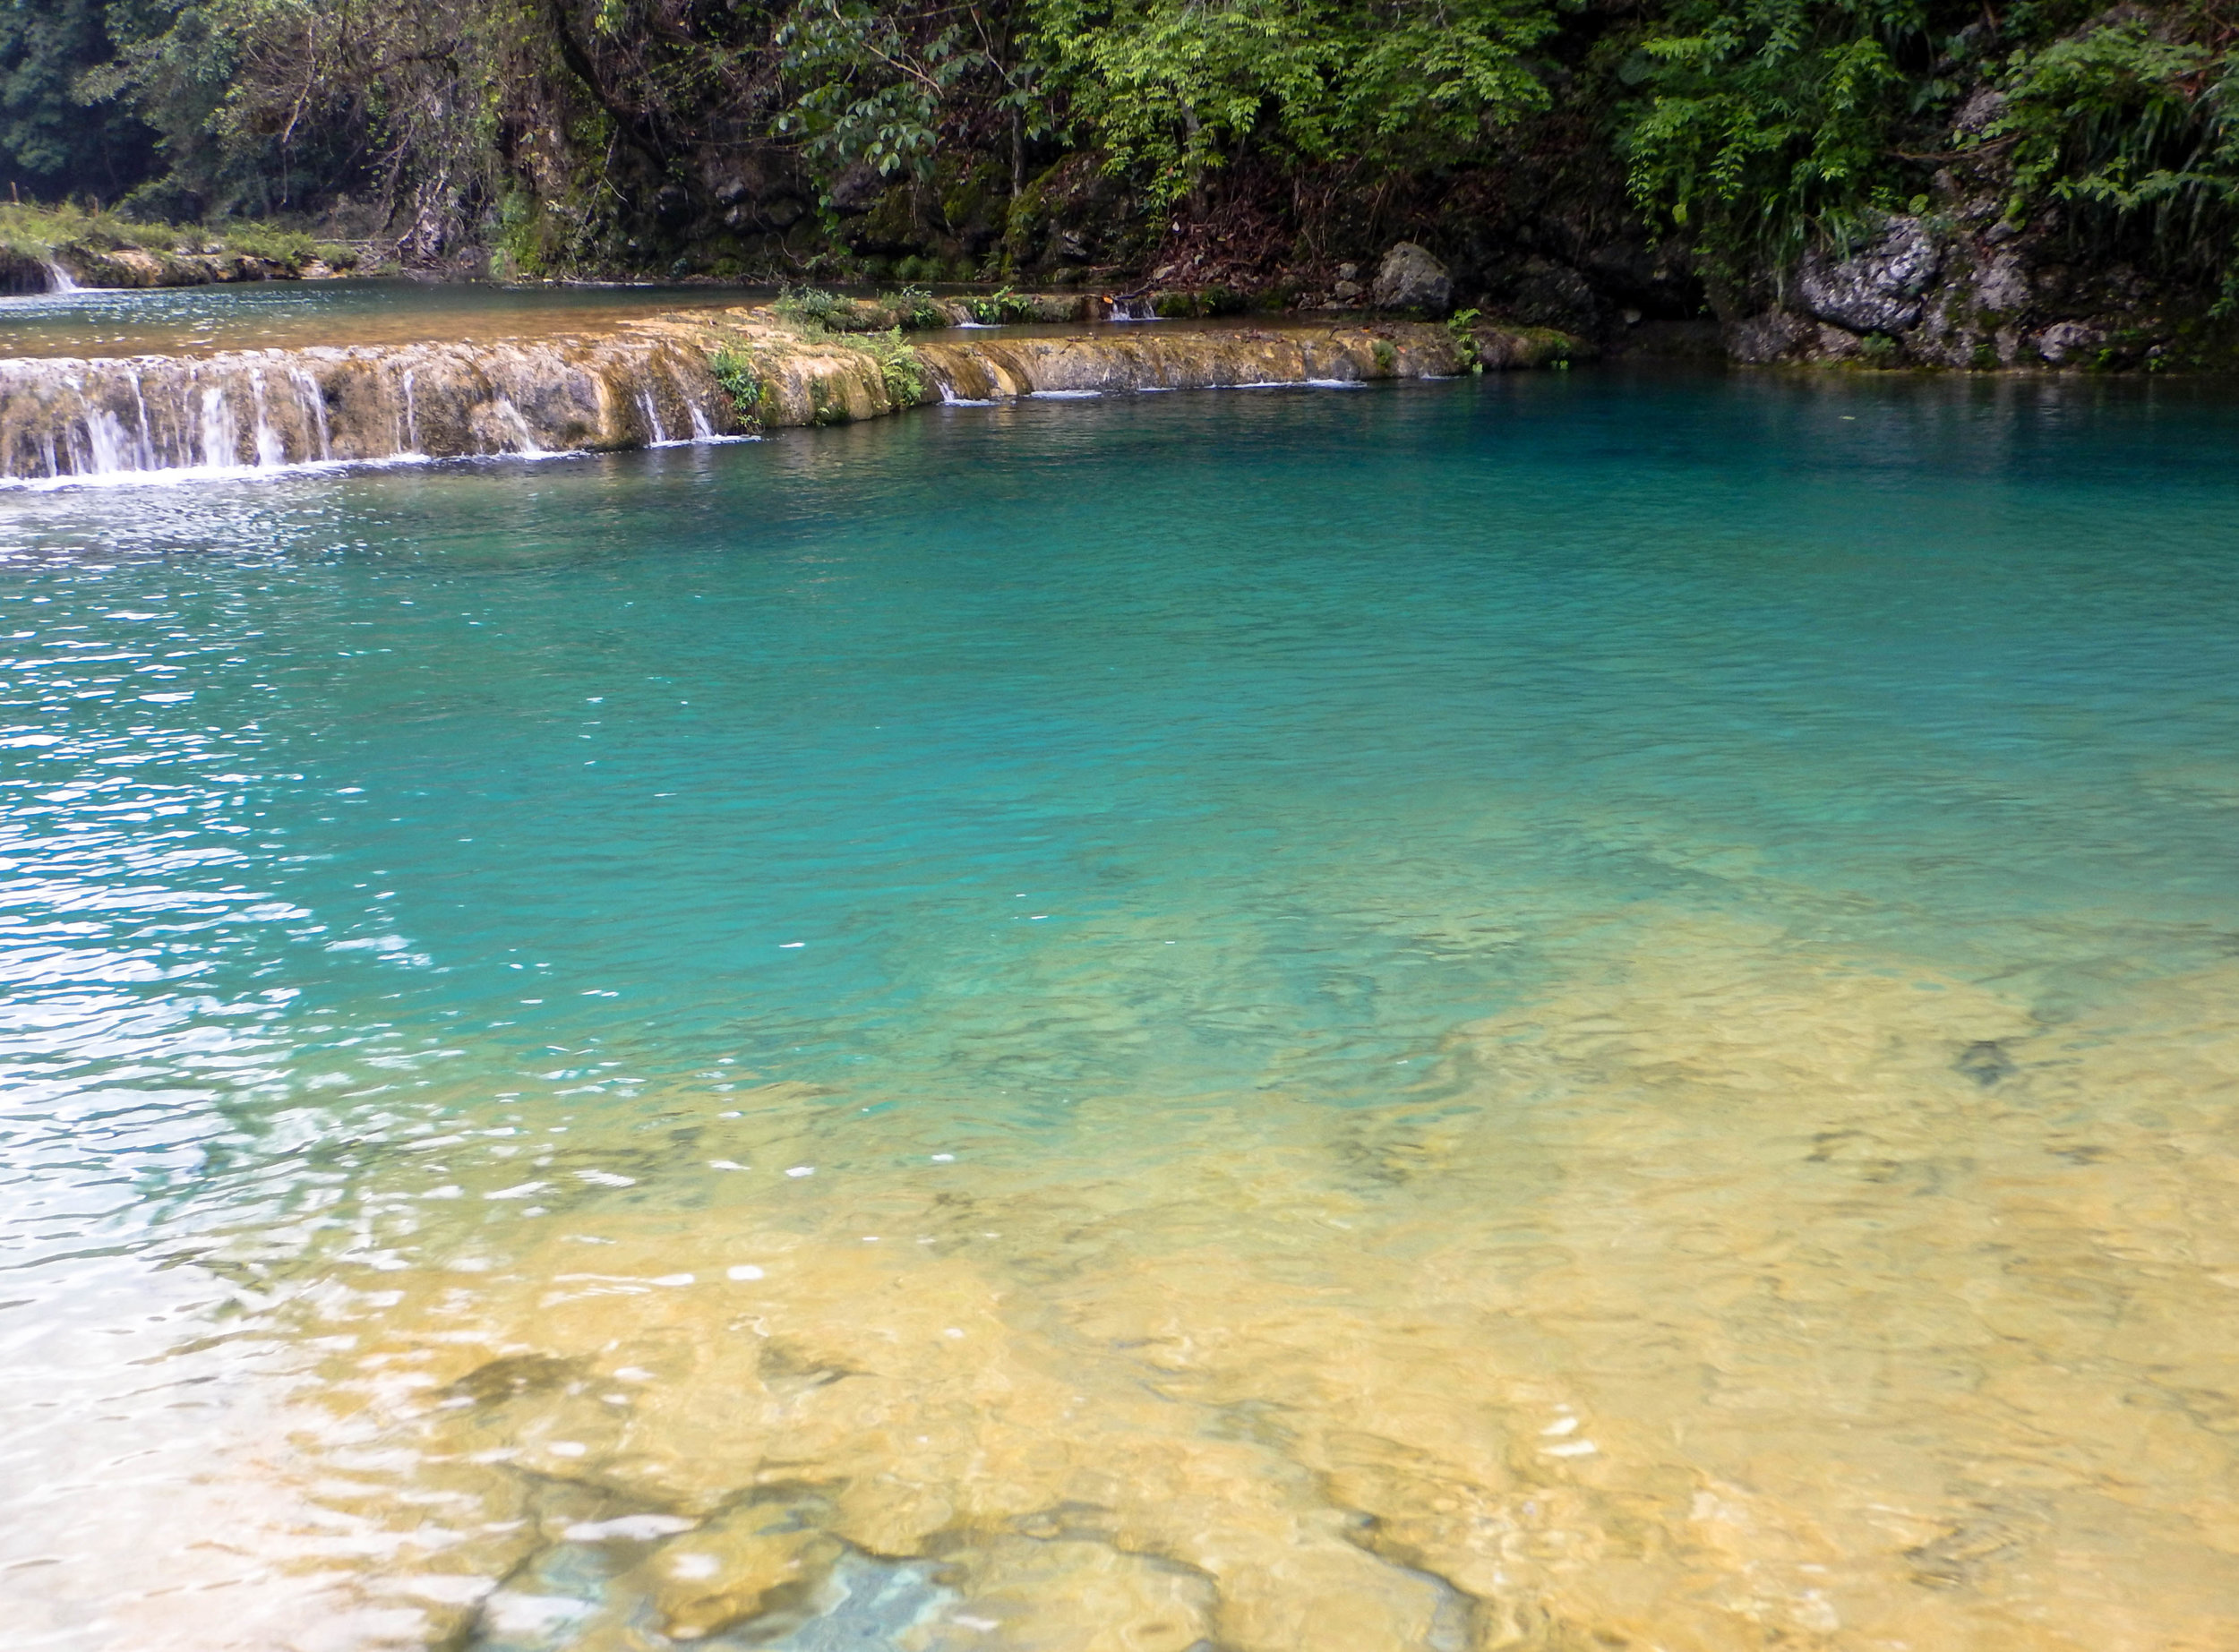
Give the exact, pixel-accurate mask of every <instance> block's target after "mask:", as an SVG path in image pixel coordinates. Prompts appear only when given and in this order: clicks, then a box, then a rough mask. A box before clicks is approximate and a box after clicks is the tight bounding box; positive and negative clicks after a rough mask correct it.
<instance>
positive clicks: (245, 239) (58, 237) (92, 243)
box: [0, 201, 356, 271]
mask: <svg viewBox="0 0 2239 1652" xmlns="http://www.w3.org/2000/svg"><path fill="white" fill-rule="evenodd" d="M0 246H5V247H7V248H8V249H9V250H10V251H12V252H15V253H23V254H26V255H28V256H30V257H33V258H40V259H46V258H51V257H53V256H54V255H55V253H56V251H57V249H64V248H70V247H80V248H83V249H84V250H86V251H87V252H90V253H115V252H120V251H123V250H124V249H126V248H133V249H137V250H139V251H142V252H147V253H156V254H158V255H159V256H160V255H167V254H168V255H175V256H176V255H178V254H182V253H202V252H205V251H210V252H214V253H219V254H220V255H239V254H245V255H247V256H248V257H251V258H261V259H264V260H267V261H270V262H271V263H274V264H278V265H279V266H280V267H281V268H283V269H285V270H289V271H295V270H301V269H302V268H303V266H304V265H305V263H307V262H308V261H310V260H311V259H313V258H314V257H323V256H324V250H322V248H320V247H319V246H317V245H316V244H314V243H313V241H312V238H311V237H310V236H309V235H302V234H299V233H297V232H296V231H294V230H288V229H281V228H279V227H275V226H273V225H270V224H256V223H233V224H227V225H225V226H223V227H219V228H210V227H204V226H202V225H200V224H193V225H178V224H150V223H144V222H142V221H141V220H140V219H137V218H126V217H124V215H123V214H122V213H119V212H115V211H94V210H89V209H86V208H82V207H76V206H69V205H64V206H59V207H33V206H18V205H13V204H11V203H9V202H7V201H0ZM332 250H333V251H334V252H335V253H336V254H337V257H338V258H339V259H340V260H341V261H343V262H346V263H347V262H355V261H356V253H355V252H353V251H352V250H351V249H350V248H347V247H339V248H335V249H332ZM327 261H328V262H329V263H333V262H335V260H334V259H329V260H327Z"/></svg>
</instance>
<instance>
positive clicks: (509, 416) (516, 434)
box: [490, 395, 545, 458]
mask: <svg viewBox="0 0 2239 1652" xmlns="http://www.w3.org/2000/svg"><path fill="white" fill-rule="evenodd" d="M490 410H491V412H493V413H494V414H495V415H497V417H498V421H499V423H500V424H502V425H504V427H505V429H506V431H507V432H509V433H510V435H511V436H512V438H513V440H514V441H515V442H517V443H518V444H519V451H520V452H522V453H524V454H527V455H528V457H529V458H536V456H537V455H539V454H541V453H543V452H544V451H545V449H544V446H543V444H542V443H540V442H539V441H537V440H536V432H535V431H533V430H531V429H529V427H528V420H527V419H525V418H523V417H521V410H520V409H519V407H515V406H514V405H513V402H512V398H510V397H508V396H502V395H501V396H498V397H496V398H493V400H492V402H491V404H490Z"/></svg>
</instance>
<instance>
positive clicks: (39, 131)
mask: <svg viewBox="0 0 2239 1652" xmlns="http://www.w3.org/2000/svg"><path fill="white" fill-rule="evenodd" d="M103 11H104V7H103V5H102V0H37V3H36V4H34V3H33V0H8V3H7V4H0V175H4V177H5V178H6V179H7V181H9V182H11V183H13V184H16V185H18V186H19V189H20V190H21V191H22V192H28V193H31V194H33V195H36V196H43V197H46V198H47V199H50V200H52V199H57V198H60V197H64V196H68V195H74V194H81V193H83V194H93V195H98V196H100V197H102V198H103V199H106V200H108V201H116V199H117V198H118V197H120V196H121V195H123V194H124V193H125V192H126V191H127V190H129V189H131V188H132V187H133V185H134V184H138V183H140V182H141V181H142V179H143V178H144V177H145V176H146V175H147V174H148V171H149V168H150V164H151V162H152V160H153V141H154V134H153V133H150V131H149V130H148V129H147V127H146V126H145V125H143V124H142V123H141V122H140V121H139V120H138V119H137V118H136V117H135V116H133V114H132V112H131V111H129V110H125V109H117V108H105V109H99V110H94V109H88V108H87V107H84V105H82V104H81V102H80V101H79V100H78V98H77V97H76V95H75V87H76V83H77V81H78V77H79V76H80V75H81V74H83V73H85V72H86V71H87V70H89V69H92V68H95V67H97V66H98V65H99V64H101V63H103V62H105V61H106V60H107V58H108V56H110V54H111V51H112V49H113V48H112V47H111V46H110V44H109V38H108V30H107V25H106V21H105V20H104V17H103Z"/></svg>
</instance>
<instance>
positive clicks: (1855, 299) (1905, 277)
mask: <svg viewBox="0 0 2239 1652" xmlns="http://www.w3.org/2000/svg"><path fill="white" fill-rule="evenodd" d="M1942 263H1943V249H1942V248H1940V247H1938V246H1937V245H1936V244H1935V241H1934V237H1932V236H1931V235H1929V234H1928V232H1927V231H1926V229H1925V228H1923V227H1921V223H1920V220H1919V219H1918V218H1905V217H1899V218H1891V219H1890V220H1889V222H1888V223H1887V224H1885V225H1884V226H1883V228H1882V233H1881V234H1880V235H1877V236H1875V237H1874V240H1873V241H1871V242H1869V243H1867V244H1866V245H1864V246H1862V247H1859V248H1858V249H1857V251H1856V252H1854V253H1851V254H1850V256H1849V257H1848V258H1844V259H1840V260H1837V259H1831V258H1829V257H1828V256H1827V254H1826V253H1812V254H1811V255H1810V256H1809V257H1807V258H1806V259H1805V261H1804V271H1803V276H1802V278H1801V279H1799V280H1798V281H1797V296H1798V297H1799V298H1801V299H1802V300H1803V301H1804V307H1805V308H1806V310H1808V311H1810V312H1812V314H1814V316H1817V317H1818V318H1819V319H1820V320H1821V321H1832V322H1833V323H1834V324H1835V325H1836V326H1837V327H1845V328H1848V329H1849V330H1850V331H1852V332H1854V333H1896V332H1902V331H1903V330H1905V329H1906V328H1908V327H1910V326H1911V325H1912V324H1913V323H1914V322H1915V321H1918V320H1919V319H1920V295H1921V293H1922V292H1923V291H1924V290H1925V289H1926V287H1927V285H1928V283H1929V282H1930V281H1933V280H1934V278H1935V273H1936V270H1937V269H1938V267H1939V266H1940V265H1941V264H1942Z"/></svg>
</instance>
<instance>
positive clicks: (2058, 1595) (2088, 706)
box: [0, 373, 2239, 1652]
mask: <svg viewBox="0 0 2239 1652" xmlns="http://www.w3.org/2000/svg"><path fill="white" fill-rule="evenodd" d="M2235 435H2239V402H2235V401H2234V400H2232V399H2231V398H2229V397H2228V395H2227V393H2226V392H2224V391H2222V390H2218V389H2204V388H2200V387H2197V386H2195V387H2176V388H2171V387H2165V386H2150V387H2149V386H2132V385H2115V386H2106V385H2091V384H2054V383H2000V384H1968V383H1939V382H1933V381H1925V382H1924V381H1910V380H1900V379H1894V378H1892V379H1886V380H1885V379H1878V378H1851V377H1840V378H1838V377H1832V376H1830V377H1814V378H1785V377H1742V378H1732V379H1722V378H1717V377H1691V376H1690V377H1659V376H1654V375H1648V376H1631V377H1628V376H1624V375H1619V374H1615V373H1611V374H1607V375H1592V374H1586V373H1580V374H1574V375H1567V376H1547V377H1535V378H1520V379H1511V380H1499V381H1483V382H1460V383H1453V384H1446V385H1431V386H1420V387H1412V388H1410V389H1394V390H1377V391H1370V392H1362V393H1359V394H1352V395H1335V394H1319V393H1316V392H1312V391H1299V392H1231V393H1208V394H1202V395H1174V396H1143V397H1137V398H1106V399H1104V400H1102V401H1096V402H1074V403H1062V404H1025V405H1019V406H1015V407H1002V408H989V409H981V408H954V409H946V410H940V411H936V412H928V413H926V414H923V415H916V416H913V417H911V418H909V419H906V420H901V421H895V422H891V423H888V424H879V425H870V426H860V427H854V428H847V429H840V430H833V431H820V432H797V433H794V434H793V435H789V436H787V437H785V438H782V439H776V440H772V441H765V442H761V443H757V444H751V445H750V446H744V447H737V448H729V449H713V450H698V451H683V450H675V451H668V452H663V453H657V454H639V455H625V456H612V457H606V458H587V459H580V460H564V461H554V462H549V463H545V464H523V465H500V466H491V465H477V466H433V467H427V468H425V469H421V470H416V471H412V472H404V473H399V472H383V473H367V474H362V475H344V476H339V477H338V476H332V475H328V476H318V477H296V478H292V479H284V480H279V481H272V482H266V483H262V484H256V483H246V484H211V485H210V486H207V487H203V488H193V489H155V490H146V491H135V490H116V491H103V492H90V493H82V494H67V493H57V494H46V495H27V496H22V497H19V498H15V499H11V500H9V501H6V502H5V506H4V509H5V513H6V514H5V517H4V520H0V534H4V537H5V545H6V554H5V558H4V561H0V630H4V634H5V636H6V638H7V646H6V649H5V654H4V661H0V663H4V664H5V666H6V675H5V681H6V684H7V690H6V692H7V696H8V706H7V711H6V716H5V720H4V727H5V733H4V739H5V740H6V753H7V755H6V759H5V767H4V770H0V776H4V780H5V783H6V785H7V788H8V791H7V802H6V810H5V816H4V825H5V837H4V841H0V879H4V882H0V894H4V908H0V969H4V971H5V973H6V979H7V981H8V992H7V997H6V1001H5V1006H4V1010H0V1063H4V1066H0V1072H4V1074H5V1098H6V1100H5V1109H4V1112H0V1175H4V1177H5V1181H4V1186H5V1188H6V1196H5V1198H4V1200H0V1244H4V1245H5V1247H6V1255H7V1259H8V1260H7V1272H6V1274H5V1278H4V1285H5V1288H4V1289H0V1303H4V1306H0V1348H4V1349H5V1350H6V1352H5V1357H4V1359H0V1416H4V1417H5V1419H6V1427H5V1429H4V1431H0V1442H4V1443H0V1602H4V1603H5V1606H6V1610H7V1613H8V1618H9V1621H10V1622H11V1623H12V1624H13V1625H14V1626H15V1628H14V1630H13V1631H12V1634H13V1644H16V1645H20V1646H24V1647H33V1646H38V1647H47V1646H53V1647H69V1648H86V1647H107V1646H116V1647H120V1648H121V1647H132V1648H231V1647H244V1648H245V1647H255V1648H266V1647H278V1646H287V1647H304V1648H360V1647H376V1646H378V1647H391V1646H395V1647H416V1646H435V1645H442V1646H456V1647H472V1648H505V1649H506V1652H547V1649H554V1652H556V1649H557V1648H586V1649H588V1648H652V1647H659V1646H663V1645H670V1644H681V1643H684V1642H687V1641H705V1642H708V1643H712V1644H716V1645H747V1644H763V1645H768V1644H775V1645H778V1646H783V1647H786V1648H818V1649H822V1648H838V1647H843V1646H845V1647H860V1646H889V1647H895V1648H924V1649H932V1648H942V1649H945V1648H965V1647H983V1648H1113V1649H1115V1652H1116V1649H1118V1648H1128V1649H1130V1652H1160V1649H1163V1652H1188V1648H1193V1647H1198V1646H1213V1645H1217V1646H1219V1647H1221V1648H1224V1649H1225V1648H1234V1649H1237V1652H1245V1649H1250V1652H1258V1649H1261V1648H1265V1652H1297V1649H1299V1648H1317V1649H1318V1648H1329V1649H1330V1652H1341V1649H1342V1652H1368V1649H1371V1648H1387V1647H1388V1648H1418V1647H1429V1648H1448V1647H1451V1648H1471V1647H1487V1648H1489V1647H1506V1646H1523V1647H1535V1648H1538V1647H1544V1648H1578V1647H1584V1646H1590V1645H1591V1646H1604V1645H1608V1646H1616V1645H1631V1646H1637V1647H1651V1646H1652V1647H1659V1648H1666V1649H1667V1652H1671V1649H1676V1648H1759V1647H1765V1646H1771V1645H1775V1644H1778V1645H1787V1646H1802V1647H1818V1648H1892V1647H1898V1646H1903V1647H1907V1648H1916V1649H1924V1648H2048V1649H2049V1648H2059V1649H2061V1652H2068V1649H2071V1648H2074V1649H2076V1652H2081V1649H2082V1648H2091V1649H2092V1652H2113V1649H2117V1648H2138V1649H2140V1652H2145V1649H2146V1648H2157V1649H2158V1648H2177V1647H2183V1648H2217V1647H2228V1646H2231V1645H2234V1644H2239V1559H2235V1551H2239V1506H2235V1502H2234V1498H2233V1486H2234V1481H2233V1472H2232V1471H2233V1467H2234V1465H2233V1457H2232V1441H2233V1438H2234V1429H2235V1419H2239V1380H2235V1377H2234V1375H2233V1373H2234V1371H2235V1369H2239V1366H2235V1365H2234V1356H2235V1353H2239V1317H2235V1315H2234V1314H2233V1312H2232V1308H2233V1302H2232V1293H2233V1291H2234V1289H2235V1288H2239V1227H2235V1224H2234V1217H2235V1201H2239V1178H2235V1177H2234V1173H2233V1170H2232V1166H2233V1164H2234V1162H2235V1160H2234V1157H2233V1149H2234V1147H2235V1145H2239V1127H2235V1119H2234V1117H2233V1103H2234V1100H2235V1096H2239V1087H2235V1080H2239V1016H2235V1014H2234V1011H2233V1006H2234V1004H2235V1002H2239V994H2235V989H2239V864H2235V860H2234V857H2233V853H2232V848H2233V843H2234V827H2235V824H2239V697H2235V695H2234V693H2233V691H2232V686H2231V685H2232V684H2233V683H2234V682H2235V681H2239V528H2235V519H2239V518H2235V504H2239V478H2235V474H2234V472H2233V471H2232V468H2231V466H2230V465H2229V463H2228V457H2227V456H2228V455H2229V453H2230V452H2231V451H2232V444H2233V441H2234V438H2235Z"/></svg>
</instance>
